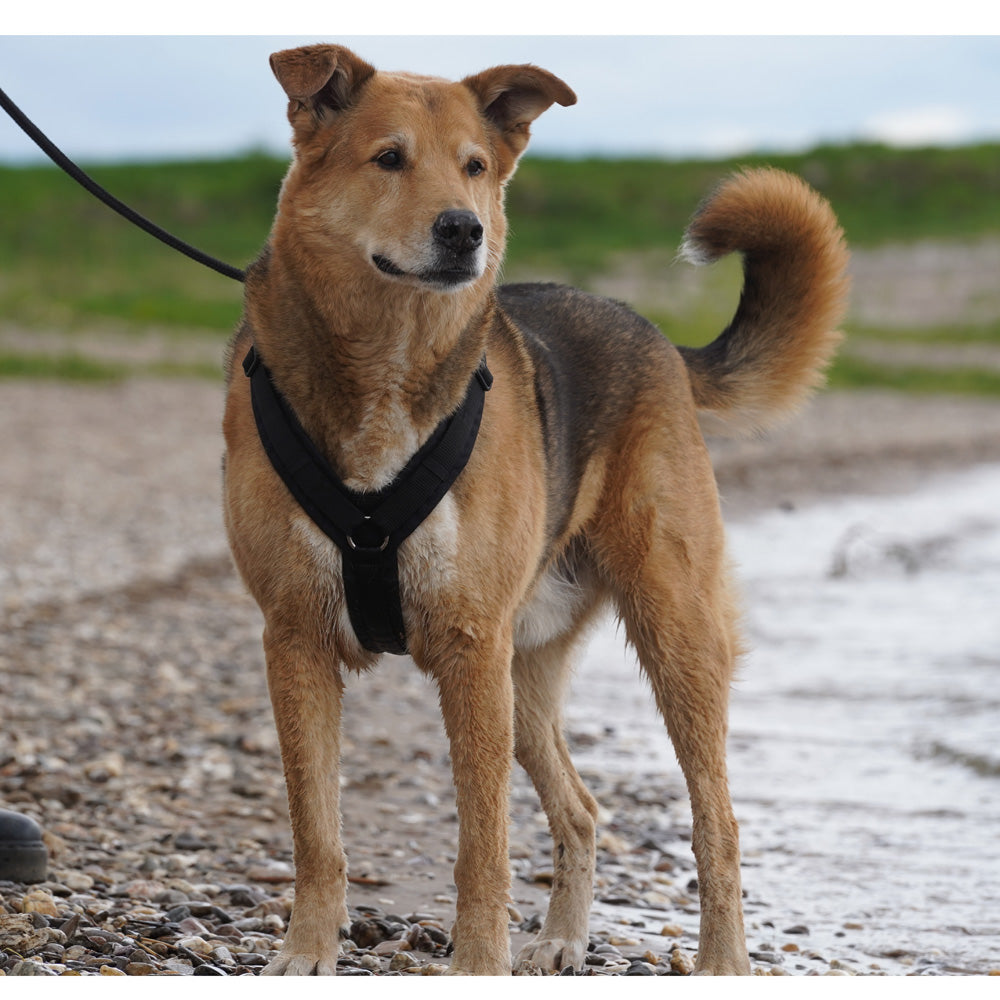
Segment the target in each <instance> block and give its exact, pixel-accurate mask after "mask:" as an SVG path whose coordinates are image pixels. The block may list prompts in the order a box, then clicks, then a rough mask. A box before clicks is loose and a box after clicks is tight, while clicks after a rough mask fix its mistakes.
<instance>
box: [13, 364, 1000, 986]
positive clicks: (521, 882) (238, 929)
mask: <svg viewBox="0 0 1000 1000" xmlns="http://www.w3.org/2000/svg"><path fill="white" fill-rule="evenodd" d="M221 403H222V393H221V389H220V388H219V387H217V386H213V385H211V384H207V383H198V382H190V383H189V382H179V381H155V380H134V381H127V382H124V383H122V384H120V385H115V386H112V387H108V386H105V387H100V388H88V387H79V386H68V385H62V384H55V383H37V384H34V383H28V382H16V383H10V384H8V385H5V386H4V392H3V394H2V395H0V430H2V432H3V435H4V440H5V441H6V442H7V448H6V450H5V454H4V458H3V476H2V479H0V497H2V501H3V509H4V511H5V516H4V518H2V519H0V605H2V608H3V614H4V618H5V623H4V628H3V631H2V634H0V685H2V688H3V700H2V703H0V721H2V726H0V804H2V805H3V806H4V807H6V808H12V809H18V810H20V811H23V812H26V813H28V814H30V815H32V816H33V817H35V818H36V819H38V820H39V821H40V822H41V823H42V824H43V826H44V828H45V830H46V836H47V842H48V846H49V850H50V855H51V870H50V880H49V881H48V882H45V883H42V884H41V885H37V886H25V885H16V884H11V883H2V882H0V974H2V975H40V976H54V975H96V974H101V975H112V976H115V975H254V974H256V973H258V972H259V971H260V968H261V967H262V966H263V965H264V964H265V963H266V962H267V961H268V959H269V958H270V957H271V956H272V954H273V953H274V950H275V949H276V948H277V947H278V945H279V943H280V939H281V937H282V933H283V931H284V928H285V925H286V922H287V919H288V915H289V912H290V908H291V905H292V900H293V871H292V865H291V853H290V848H291V843H290V835H289V831H288V824H287V818H286V812H285V800H284V790H283V783H282V778H281V766H280V761H279V757H278V749H277V740H276V737H275V735H274V731H273V725H272V721H271V715H270V707H269V704H268V700H267V694H266V689H265V684H264V676H263V663H262V655H261V651H260V641H259V636H260V624H261V623H260V619H259V613H258V612H257V610H256V608H255V607H254V605H253V604H252V602H251V601H250V600H249V599H248V598H247V596H246V595H245V594H244V592H243V590H242V587H241V585H240V584H239V582H238V581H237V580H236V578H235V575H234V573H233V571H232V568H231V565H230V562H229V559H228V555H227V552H226V546H225V540H224V536H223V532H222V527H221V521H220V516H219V511H218V480H219V457H220V454H221V434H220V431H219V426H218V424H219V419H220V414H221ZM713 447H714V451H715V456H716V461H717V469H718V476H719V482H720V486H721V488H722V492H723V495H724V498H725V509H726V512H727V516H728V517H730V518H732V519H735V518H741V517H744V516H747V515H749V514H751V513H753V512H755V511H759V510H764V509H768V508H773V507H775V506H781V505H785V506H787V505H789V504H805V503H808V502H810V501H811V500H813V499H816V498H818V497H822V496H829V495H835V494H837V493H840V492H844V491H859V490H861V491H890V490H900V489H906V488H908V485H910V484H912V483H914V482H916V481H917V479H918V478H919V477H921V476H923V475H926V474H927V473H928V472H931V471H938V470H941V469H944V468H948V467H957V466H961V465H965V464H970V463H972V462H976V461H987V460H988V461H996V460H998V459H1000V406H998V405H997V404H996V403H992V402H983V401H973V400H948V399H938V398H926V399H912V398H903V397H899V396H894V395H891V394H879V393H853V394H849V395H848V394H844V395H839V394H827V395H824V396H822V397H820V398H819V399H818V400H817V401H816V402H815V403H814V404H813V405H811V406H810V407H809V409H808V410H807V411H806V412H805V413H804V414H803V415H802V416H801V417H800V418H799V419H798V420H797V421H796V422H794V423H792V424H791V425H789V426H788V427H787V428H786V429H784V430H782V431H780V432H777V433H775V434H774V435H772V436H771V437H769V438H768V439H765V440H760V441H757V440H754V441H749V442H742V443H725V444H723V443H720V444H718V445H715V446H713ZM348 698H349V702H348V705H349V710H348V711H347V712H346V713H345V714H346V719H347V722H346V734H345V740H344V765H345V766H344V782H345V785H344V793H343V797H344V815H345V837H346V842H347V845H348V849H349V852H350V858H351V879H352V896H351V905H352V910H351V915H352V919H353V920H354V925H353V927H352V932H351V938H350V941H349V942H347V943H346V944H345V948H344V953H343V956H342V959H341V962H340V970H341V971H342V972H343V973H346V974H354V975H371V974H382V975H393V974H398V975H416V974H423V975H434V974H439V973H441V972H442V971H444V969H445V968H446V966H447V963H448V961H449V959H448V942H449V928H450V926H451V921H452V919H453V915H454V905H453V904H454V896H453V892H454V890H453V886H452V885H451V867H452V864H453V861H454V856H455V849H456V833H457V822H456V816H455V809H454V799H453V796H452V792H451V786H450V773H449V768H448V763H447V745H446V742H445V739H444V736H443V734H442V732H441V727H440V723H439V719H438V712H437V706H436V698H435V696H434V692H433V689H432V688H431V686H430V685H429V684H428V683H427V682H426V681H425V680H424V679H423V678H422V677H420V676H419V675H418V674H417V672H416V671H415V670H413V669H412V667H410V666H409V665H408V663H407V661H406V660H404V659H399V658H392V657H390V658H387V659H386V661H385V663H384V664H383V665H382V666H381V667H380V668H379V670H378V671H376V672H374V673H373V674H371V675H369V676H367V677H362V678H358V679H356V680H355V679H352V680H351V681H350V684H349V689H348ZM571 737H572V740H573V741H574V742H575V743H576V744H577V745H578V746H582V745H584V744H585V743H586V742H587V741H588V740H592V739H593V736H592V734H583V733H578V734H571ZM585 777H586V779H587V781H588V783H589V784H590V786H591V788H592V789H593V791H594V793H595V794H596V795H597V797H598V799H599V801H600V802H601V805H602V809H603V814H602V817H601V824H600V827H601V835H600V836H601V840H600V851H599V862H598V878H597V887H596V894H597V897H598V900H599V903H598V905H597V907H596V913H595V918H594V920H593V921H592V925H591V927H592V942H591V953H590V957H589V958H588V965H587V970H586V971H587V973H588V974H593V975H612V974H613V975H654V974H655V975H669V974H684V973H686V972H688V971H690V968H691V963H692V959H693V955H694V953H695V951H696V949H697V939H696V937H695V936H694V935H693V934H692V933H691V932H690V931H689V930H685V926H684V925H687V927H691V926H693V914H694V913H695V912H696V910H697V892H696V885H695V884H694V882H693V879H694V872H693V868H692V864H691V859H690V850H689V848H688V846H687V843H686V841H687V838H688V837H689V836H690V829H689V822H690V820H689V814H688V806H687V802H686V800H685V797H684V793H683V789H682V788H681V787H673V786H670V787H666V788H664V787H650V786H649V783H648V782H646V781H645V780H640V779H628V780H623V779H622V778H621V777H611V776H608V775H604V774H601V773H589V774H587V775H585ZM512 810H513V811H512V816H513V826H512V869H513V876H514V879H513V892H512V904H511V930H512V936H513V939H514V946H515V948H516V947H519V946H520V944H521V943H522V942H524V941H526V940H528V938H529V937H530V935H531V933H532V930H533V928H535V927H537V922H538V915H539V913H542V912H544V905H545V891H546V884H547V882H548V881H549V880H550V879H551V867H550V865H551V861H550V859H549V855H548V851H549V843H548V837H547V834H546V831H545V823H544V818H543V817H542V816H541V814H540V812H539V809H538V804H537V800H536V799H535V797H534V794H533V792H532V791H531V789H530V787H529V785H528V784H527V782H526V780H525V778H524V776H523V775H522V774H520V773H517V774H516V777H515V783H514V789H513V807H512ZM755 903H756V912H757V913H758V918H759V919H764V918H766V917H767V914H766V912H765V913H764V916H763V917H760V913H761V910H760V907H761V906H764V907H766V901H755ZM682 918H683V919H682ZM766 922H767V921H766V920H765V923H766ZM770 927H771V932H770V935H769V939H770V940H769V943H768V945H767V947H766V948H764V947H763V946H762V945H758V944H756V943H754V942H752V943H751V948H752V949H754V948H756V949H757V950H754V951H752V957H753V963H754V968H755V971H756V972H757V973H758V974H762V975H770V974H785V973H791V974H799V975H802V974H813V975H815V974H858V973H866V974H877V973H878V972H879V970H878V969H871V968H866V969H859V968H857V967H856V966H855V965H853V964H852V962H851V961H850V956H849V955H847V954H846V953H845V954H843V955H837V954H832V953H827V954H817V953H815V952H810V951H809V950H808V948H807V947H806V946H805V944H800V942H802V941H803V940H804V939H803V936H802V935H803V933H804V932H805V930H806V929H805V928H803V927H796V926H786V925H785V923H783V922H782V918H781V914H780V913H776V914H773V918H772V920H771V922H770Z"/></svg>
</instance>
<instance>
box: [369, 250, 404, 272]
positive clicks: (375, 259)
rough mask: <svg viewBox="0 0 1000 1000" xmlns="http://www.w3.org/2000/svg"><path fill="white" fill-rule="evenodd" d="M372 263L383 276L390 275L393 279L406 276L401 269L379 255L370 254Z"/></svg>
mask: <svg viewBox="0 0 1000 1000" xmlns="http://www.w3.org/2000/svg"><path fill="white" fill-rule="evenodd" d="M372 263H373V264H374V265H375V266H376V267H377V268H378V269H379V270H380V271H381V272H382V273H383V274H391V275H393V276H394V277H402V276H403V275H405V274H406V272H405V271H404V270H403V269H402V268H401V267H396V265H395V264H393V262H392V261H391V260H389V258H388V257H383V256H382V255H381V254H380V253H376V254H372Z"/></svg>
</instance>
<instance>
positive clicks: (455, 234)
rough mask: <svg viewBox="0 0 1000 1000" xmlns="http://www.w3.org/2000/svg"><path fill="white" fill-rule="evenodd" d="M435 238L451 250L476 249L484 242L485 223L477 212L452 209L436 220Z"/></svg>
mask: <svg viewBox="0 0 1000 1000" xmlns="http://www.w3.org/2000/svg"><path fill="white" fill-rule="evenodd" d="M433 232H434V239H435V240H436V241H437V242H438V243H440V244H441V245H442V246H444V247H447V248H448V249H449V250H458V251H462V250H475V249H476V248H477V247H478V246H480V245H481V244H482V242H483V224H482V223H481V222H480V221H479V216H477V215H476V213H475V212H469V211H466V210H464V209H451V210H449V211H447V212H442V213H441V214H440V215H439V216H438V217H437V218H436V219H435V220H434V227H433Z"/></svg>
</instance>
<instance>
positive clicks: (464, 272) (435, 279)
mask: <svg viewBox="0 0 1000 1000" xmlns="http://www.w3.org/2000/svg"><path fill="white" fill-rule="evenodd" d="M372 263H373V264H374V265H375V267H376V268H378V270H379V271H381V272H382V273H383V274H388V275H390V276H391V277H393V278H414V279H415V280H417V281H420V282H422V283H424V284H427V285H438V286H439V287H442V286H443V287H445V288H454V287H456V286H458V285H464V284H467V283H468V282H470V281H475V280H476V279H477V278H478V277H479V271H478V269H477V268H476V267H475V265H474V264H473V263H471V262H470V263H469V264H468V265H461V266H455V267H443V268H436V269H434V270H429V271H419V272H412V273H411V272H409V271H404V270H403V269H402V268H401V267H399V266H398V265H397V264H395V263H393V262H392V261H391V260H390V259H389V258H388V257H385V256H383V255H382V254H379V253H376V254H372Z"/></svg>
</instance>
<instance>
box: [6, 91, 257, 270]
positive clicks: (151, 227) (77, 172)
mask: <svg viewBox="0 0 1000 1000" xmlns="http://www.w3.org/2000/svg"><path fill="white" fill-rule="evenodd" d="M0 107H2V108H3V109H4V111H6V112H7V114H8V115H10V117H11V118H13V119H14V121H15V122H16V123H17V124H18V125H19V126H20V127H21V129H22V130H23V131H24V133H25V134H26V135H27V136H28V138H29V139H31V140H32V142H34V143H35V145H36V146H38V148H39V149H40V150H41V151H42V152H43V153H45V155H46V156H47V157H48V158H49V159H50V160H52V162H53V163H55V164H56V166H58V167H61V168H62V169H63V170H65V171H66V173H67V174H69V176H70V177H72V178H73V180H75V181H76V182H77V184H80V185H81V186H82V187H83V188H85V189H86V190H87V191H89V192H90V193H91V194H92V195H93V196H94V197H95V198H97V199H99V200H100V201H103V202H104V204H105V205H107V206H108V208H111V209H113V210H114V211H116V212H117V213H118V214H119V215H121V216H123V217H124V218H126V219H128V221H129V222H131V223H132V224H133V225H136V226H138V227H139V228H140V229H142V230H145V232H147V233H149V235H150V236H155V237H156V238H157V239H158V240H160V241H161V242H163V243H166V245H167V246H168V247H172V248H173V249H174V250H179V251H180V252H181V253H182V254H185V255H186V256H188V257H190V258H191V259H192V260H195V261H197V262H198V263H199V264H204V265H205V266H206V267H210V268H211V269H212V270H213V271H218V272H219V274H222V275H225V277H227V278H233V279H235V280H236V281H243V280H244V279H245V278H246V272H245V271H241V270H240V269H239V268H238V267H233V266H232V265H231V264H226V263H225V262H224V261H221V260H216V258H215V257H210V256H209V255H208V254H206V253H202V251H201V250H198V249H197V248H196V247H193V246H191V244H190V243H185V242H184V241H183V240H180V239H178V238H177V237H176V236H174V235H173V234H171V233H168V232H167V231H166V230H165V229H161V228H160V227H159V226H158V225H156V223H154V222H150V221H149V219H147V218H145V217H144V216H142V215H140V214H139V213H138V212H136V211H135V210H134V209H131V208H129V207H128V205H126V204H125V203H124V202H122V201H119V200H118V199H117V198H116V197H115V196H114V195H113V194H111V193H110V192H109V191H107V190H105V189H104V188H103V187H101V185H100V184H98V183H97V181H95V180H94V179H93V178H92V177H90V176H89V175H88V174H87V173H85V172H84V171H83V170H81V169H80V168H79V167H78V166H77V165H76V164H75V163H74V162H73V161H72V160H71V159H70V158H69V157H68V156H67V155H66V154H65V153H63V152H62V150H61V149H59V148H58V147H57V146H56V145H55V144H54V143H53V142H52V141H51V140H50V139H49V138H48V136H46V135H45V133H43V132H42V131H41V130H40V129H39V128H38V127H37V126H36V125H35V124H34V122H32V121H31V119H30V118H28V116H27V115H26V114H25V113H24V112H23V111H22V110H21V109H20V108H19V107H18V106H17V105H16V104H15V103H14V102H13V101H12V100H11V99H10V98H9V97H8V96H7V95H6V94H5V93H4V91H3V90H2V89H0Z"/></svg>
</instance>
